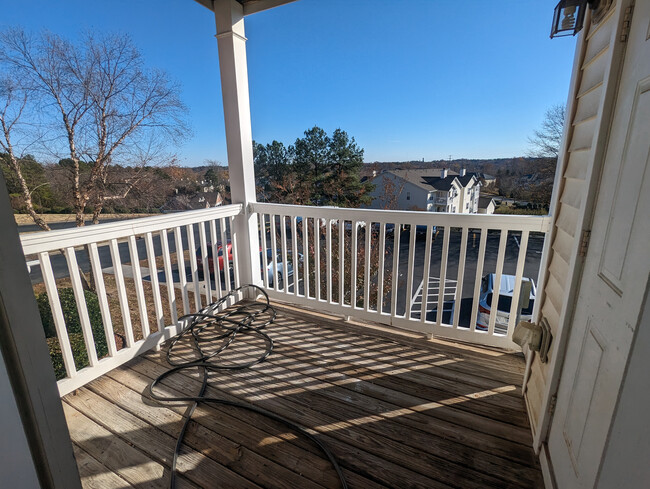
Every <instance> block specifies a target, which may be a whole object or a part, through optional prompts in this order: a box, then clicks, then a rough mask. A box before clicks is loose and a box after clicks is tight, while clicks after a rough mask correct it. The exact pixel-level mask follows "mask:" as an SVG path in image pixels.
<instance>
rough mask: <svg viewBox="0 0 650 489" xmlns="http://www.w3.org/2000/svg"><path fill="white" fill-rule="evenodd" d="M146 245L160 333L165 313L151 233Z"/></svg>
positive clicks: (163, 324) (147, 237) (146, 235)
mask: <svg viewBox="0 0 650 489" xmlns="http://www.w3.org/2000/svg"><path fill="white" fill-rule="evenodd" d="M144 243H145V246H146V248H147V261H148V263H149V277H151V293H152V294H153V305H154V310H155V311H156V321H157V323H158V331H162V330H163V328H164V327H165V314H164V313H163V307H162V298H161V297H160V283H159V281H158V266H157V265H156V251H155V249H154V246H153V237H152V236H151V233H146V234H145V235H144Z"/></svg>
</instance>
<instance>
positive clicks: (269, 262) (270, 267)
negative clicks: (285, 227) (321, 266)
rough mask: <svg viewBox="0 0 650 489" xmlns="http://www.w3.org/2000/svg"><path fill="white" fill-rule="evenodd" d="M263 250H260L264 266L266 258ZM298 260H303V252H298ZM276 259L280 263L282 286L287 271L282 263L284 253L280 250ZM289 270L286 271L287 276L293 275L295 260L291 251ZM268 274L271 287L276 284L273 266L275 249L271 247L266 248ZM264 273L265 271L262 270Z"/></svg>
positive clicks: (289, 254)
mask: <svg viewBox="0 0 650 489" xmlns="http://www.w3.org/2000/svg"><path fill="white" fill-rule="evenodd" d="M262 253H263V252H262V251H260V265H261V266H262V267H264V260H263V255H262ZM298 260H299V261H300V262H302V254H300V253H298ZM276 261H277V264H278V285H279V286H280V287H284V277H285V271H284V263H282V253H280V252H278V253H277V257H276ZM287 262H288V263H287V271H286V277H293V260H292V259H291V251H287ZM266 263H267V265H266V276H267V277H268V281H269V287H273V284H274V280H273V279H274V276H275V273H274V268H273V251H272V250H271V249H268V250H266ZM260 271H261V272H262V274H264V272H263V271H262V270H260Z"/></svg>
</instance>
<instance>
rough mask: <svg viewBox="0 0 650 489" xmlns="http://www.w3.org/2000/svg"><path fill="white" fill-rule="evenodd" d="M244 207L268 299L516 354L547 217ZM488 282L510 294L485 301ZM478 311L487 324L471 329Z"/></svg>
mask: <svg viewBox="0 0 650 489" xmlns="http://www.w3.org/2000/svg"><path fill="white" fill-rule="evenodd" d="M251 209H252V211H253V212H254V213H256V214H257V215H258V220H259V233H260V243H261V250H260V252H261V256H260V261H261V265H262V281H263V283H264V287H265V288H266V290H267V291H268V293H269V296H270V297H271V298H274V299H276V300H283V301H287V302H292V303H296V304H299V305H304V306H307V307H311V308H313V309H317V310H322V311H327V312H331V313H335V314H341V315H345V316H350V317H357V318H360V319H365V320H371V321H375V322H379V323H385V324H389V325H394V326H397V327H401V328H405V329H410V330H416V331H421V332H424V333H427V334H430V335H439V336H443V337H449V338H455V339H460V340H465V341H470V342H474V343H477V344H482V345H492V346H499V347H505V348H518V347H517V346H516V345H515V344H514V343H513V342H512V340H511V338H512V331H513V329H514V325H515V322H516V320H517V318H518V317H521V314H522V310H521V306H522V304H520V301H519V298H520V292H521V286H522V281H523V280H522V279H523V278H524V277H528V278H531V279H532V280H533V282H537V281H538V276H539V271H540V266H541V265H542V263H541V259H542V257H541V250H542V249H543V242H544V239H545V237H546V232H547V230H548V226H549V217H547V216H507V215H477V214H447V213H432V212H411V211H381V210H364V209H345V208H333V207H307V206H294V205H281V204H268V203H254V204H251ZM488 274H494V276H493V279H494V280H493V283H494V284H500V283H502V277H504V275H508V276H510V275H511V276H513V277H514V286H513V288H512V290H511V291H510V296H508V291H506V292H505V293H504V292H502V293H501V294H499V293H497V292H496V291H495V293H493V294H490V293H489V291H488V290H487V288H486V283H487V281H486V280H483V279H484V277H485V276H487V275H488ZM512 282H513V279H511V278H510V277H508V279H507V280H504V283H506V284H511V283H512ZM496 288H497V289H499V288H498V287H496ZM488 294H489V295H488ZM504 297H505V299H504ZM481 301H483V304H482V305H480V304H479V302H481ZM504 302H505V303H506V305H505V306H504V304H503V303H504ZM504 307H505V308H506V309H508V312H506V313H505V314H504V313H503V309H504ZM529 307H530V308H531V309H532V305H529ZM498 310H499V311H500V312H497V311H498ZM486 311H487V314H488V315H489V320H487V323H488V324H485V325H483V324H481V325H477V320H478V319H479V317H482V318H483V320H485V317H486ZM479 312H481V313H482V314H480V315H479ZM504 323H507V324H504Z"/></svg>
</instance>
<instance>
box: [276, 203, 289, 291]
mask: <svg viewBox="0 0 650 489" xmlns="http://www.w3.org/2000/svg"><path fill="white" fill-rule="evenodd" d="M280 239H281V242H280V248H281V249H282V286H283V287H282V288H283V289H284V293H285V294H289V263H288V262H287V217H286V216H280ZM278 273H280V270H278Z"/></svg>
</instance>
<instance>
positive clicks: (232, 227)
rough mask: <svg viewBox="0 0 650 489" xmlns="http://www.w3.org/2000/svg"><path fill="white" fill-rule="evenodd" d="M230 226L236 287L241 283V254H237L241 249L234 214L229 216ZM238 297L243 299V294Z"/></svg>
mask: <svg viewBox="0 0 650 489" xmlns="http://www.w3.org/2000/svg"><path fill="white" fill-rule="evenodd" d="M229 226H230V242H231V243H232V274H233V279H234V282H235V287H237V288H238V287H239V286H240V285H241V283H240V281H239V255H238V254H237V253H238V251H237V250H239V247H238V246H237V239H238V238H239V237H238V236H237V229H236V227H235V218H234V217H232V216H231V217H230V218H229ZM238 298H239V299H241V295H240V296H239V297H238Z"/></svg>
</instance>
